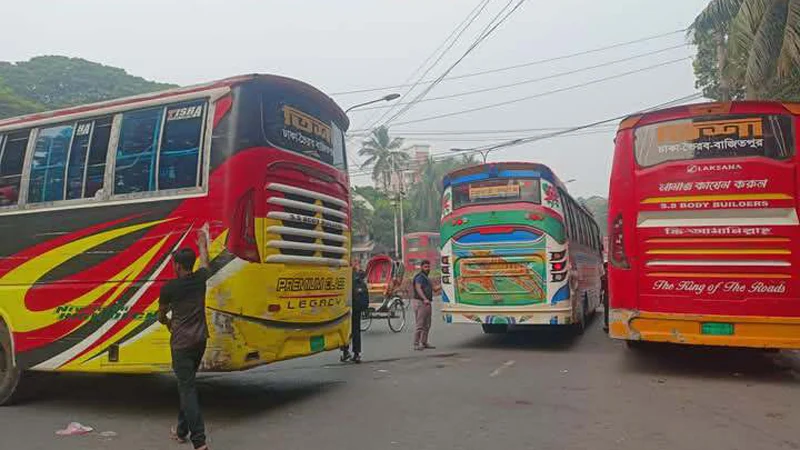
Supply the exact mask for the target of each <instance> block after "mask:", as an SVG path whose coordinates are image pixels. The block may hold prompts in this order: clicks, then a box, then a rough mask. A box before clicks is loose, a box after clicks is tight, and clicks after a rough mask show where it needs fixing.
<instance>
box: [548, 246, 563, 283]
mask: <svg viewBox="0 0 800 450" xmlns="http://www.w3.org/2000/svg"><path fill="white" fill-rule="evenodd" d="M550 277H551V279H550V281H551V282H553V283H560V282H562V281H564V280H565V279H566V278H567V252H566V251H565V250H564V251H560V252H550Z"/></svg>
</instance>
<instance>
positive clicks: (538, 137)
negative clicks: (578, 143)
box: [349, 93, 703, 177]
mask: <svg viewBox="0 0 800 450" xmlns="http://www.w3.org/2000/svg"><path fill="white" fill-rule="evenodd" d="M702 97H703V94H702V93H695V94H690V95H686V96H683V97H678V98H675V99H672V100H670V101H667V102H664V103H660V104H657V105H654V106H650V107H648V108H645V109H642V110H639V111H638V112H635V113H627V114H623V115H619V116H614V117H610V118H607V119H603V120H599V121H595V122H591V123H588V124H583V125H578V126H574V127H569V128H565V129H563V130H560V131H555V132H552V133H546V134H540V135H535V136H528V137H525V138H517V139H513V140H510V141H505V142H500V143H498V144H494V145H485V146H480V147H476V148H474V149H470V150H468V151H464V152H459V154H461V155H474V154H478V153H480V152H483V151H487V150H488V151H493V150H499V149H504V148H510V147H515V146H518V145H522V144H527V143H530V142H535V141H539V140H546V139H552V138H556V137H560V136H566V135H569V134H573V133H575V132H576V131H580V130H586V129H590V128H595V127H599V126H603V125H605V124H608V123H610V122H615V121H619V120H622V119H624V118H626V117H629V116H631V115H634V114H641V113H646V112H649V111H653V110H657V109H661V108H666V107H670V106H675V105H678V104H682V103H686V102H689V101H693V100H697V99H699V98H702ZM440 155H447V156H445V157H444V158H442V159H447V158H452V157H455V156H456V154H454V153H453V152H449V151H445V152H438V153H432V154H431V155H430V156H431V157H434V158H435V157H436V156H440ZM435 160H436V159H435ZM370 174H371V170H369V169H366V168H361V169H359V170H357V171H351V172H349V175H350V176H351V177H355V176H364V175H370Z"/></svg>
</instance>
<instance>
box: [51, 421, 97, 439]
mask: <svg viewBox="0 0 800 450" xmlns="http://www.w3.org/2000/svg"><path fill="white" fill-rule="evenodd" d="M92 431H94V428H92V427H87V426H86V425H82V424H80V423H78V422H70V424H69V425H67V427H66V428H64V429H63V430H58V431H56V434H57V435H59V436H80V435H83V434H88V433H91V432H92Z"/></svg>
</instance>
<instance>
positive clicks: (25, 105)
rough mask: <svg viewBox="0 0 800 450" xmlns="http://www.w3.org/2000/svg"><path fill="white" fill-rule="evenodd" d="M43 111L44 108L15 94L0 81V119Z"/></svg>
mask: <svg viewBox="0 0 800 450" xmlns="http://www.w3.org/2000/svg"><path fill="white" fill-rule="evenodd" d="M43 109H44V106H42V105H40V104H38V103H36V102H33V101H30V100H28V99H26V98H22V97H20V96H19V95H17V94H15V93H14V91H13V90H11V88H9V87H8V86H6V85H5V84H3V80H2V79H0V118H4V117H14V116H21V115H23V114H30V113H33V112H37V111H41V110H43Z"/></svg>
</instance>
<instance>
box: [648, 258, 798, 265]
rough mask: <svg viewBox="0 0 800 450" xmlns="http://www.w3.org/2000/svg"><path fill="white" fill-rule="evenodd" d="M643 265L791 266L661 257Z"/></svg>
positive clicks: (774, 261) (770, 261) (785, 263)
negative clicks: (661, 258)
mask: <svg viewBox="0 0 800 450" xmlns="http://www.w3.org/2000/svg"><path fill="white" fill-rule="evenodd" d="M645 265H646V266H648V267H653V266H705V267H791V266H792V263H790V262H788V261H776V260H767V261H764V260H747V261H726V260H721V259H715V260H680V259H663V260H654V261H648V262H647V263H646V264H645Z"/></svg>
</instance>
